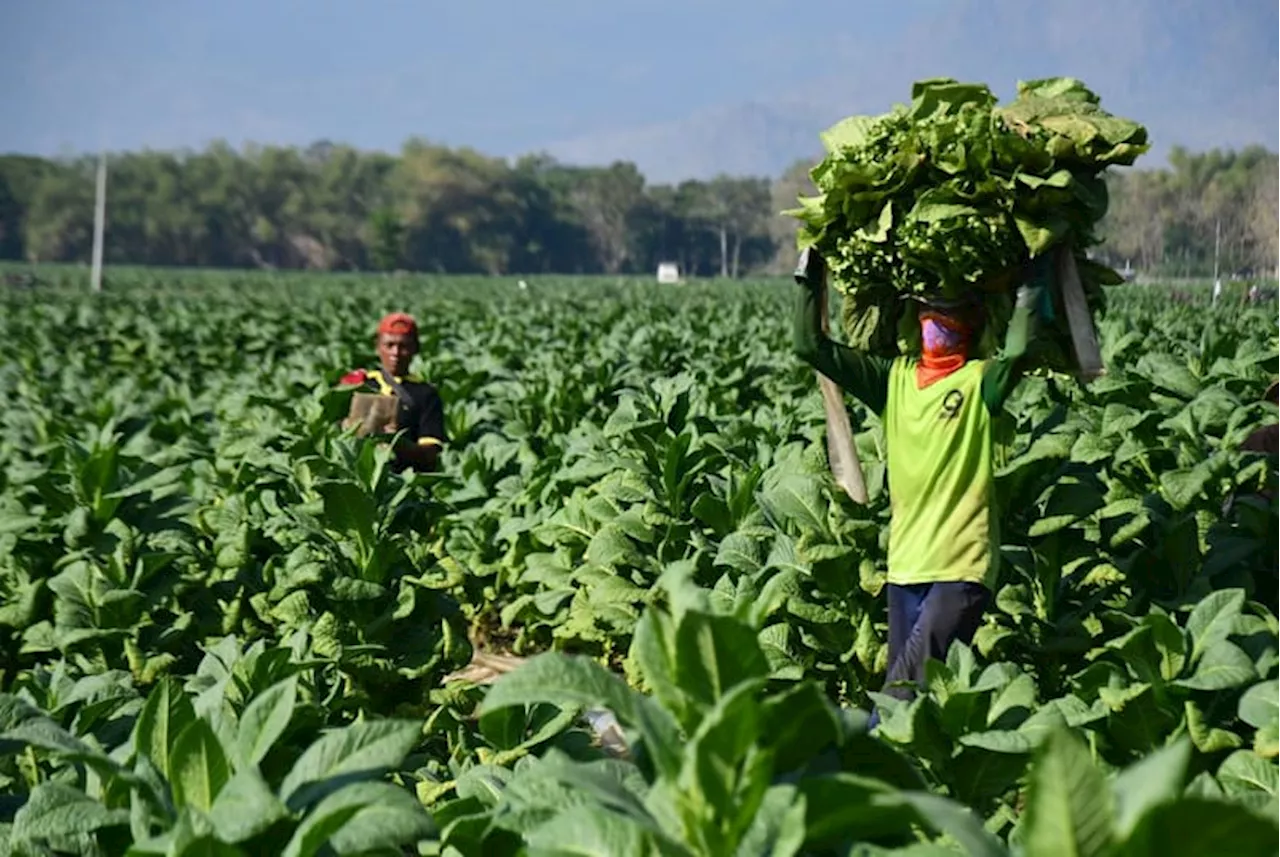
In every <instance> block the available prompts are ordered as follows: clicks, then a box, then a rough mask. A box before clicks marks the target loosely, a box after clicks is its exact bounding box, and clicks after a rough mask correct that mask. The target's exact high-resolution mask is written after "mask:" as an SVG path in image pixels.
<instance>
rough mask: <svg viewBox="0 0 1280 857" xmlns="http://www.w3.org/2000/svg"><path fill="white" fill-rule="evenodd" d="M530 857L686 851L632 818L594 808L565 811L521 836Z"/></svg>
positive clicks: (651, 855)
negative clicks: (523, 836)
mask: <svg viewBox="0 0 1280 857" xmlns="http://www.w3.org/2000/svg"><path fill="white" fill-rule="evenodd" d="M525 845H526V846H527V847H528V853H529V855H530V857H550V855H556V857H616V855H622V854H627V855H635V857H658V855H662V857H676V855H682V857H683V855H688V854H690V852H688V851H686V850H685V849H683V848H680V847H679V846H678V845H676V844H675V843H672V842H666V841H664V840H663V839H661V838H659V837H658V836H657V835H655V834H654V832H653V831H651V830H649V829H647V828H645V827H643V826H641V825H639V824H637V823H636V822H635V821H634V820H633V819H631V818H628V817H626V816H623V815H618V814H616V813H610V812H607V811H605V810H603V809H601V808H598V807H594V806H578V807H570V808H566V809H565V810H563V811H562V812H560V813H559V814H557V815H555V816H554V817H553V818H551V819H550V820H549V821H547V822H546V823H544V824H542V825H539V826H538V827H536V828H534V829H533V830H531V831H529V833H528V834H527V835H526V836H525Z"/></svg>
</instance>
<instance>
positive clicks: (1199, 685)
mask: <svg viewBox="0 0 1280 857" xmlns="http://www.w3.org/2000/svg"><path fill="white" fill-rule="evenodd" d="M1257 678H1258V671H1257V670H1256V669H1255V668H1254V665H1253V659H1252V658H1250V657H1249V656H1248V654H1246V653H1245V651H1244V650H1243V649H1241V648H1240V647H1239V646H1237V645H1236V644H1235V643H1229V642H1227V641H1226V640H1220V641H1218V642H1217V643H1214V644H1213V645H1212V646H1210V647H1209V648H1208V649H1207V650H1206V651H1205V653H1204V657H1203V658H1201V659H1200V663H1199V664H1198V665H1197V666H1196V669H1195V672H1194V673H1192V674H1191V677H1190V678H1185V679H1179V680H1178V681H1176V682H1174V683H1175V684H1177V685H1178V686H1179V687H1185V688H1187V689H1189V690H1226V689H1228V688H1233V687H1239V686H1241V685H1247V684H1250V683H1251V682H1254V681H1256V680H1257Z"/></svg>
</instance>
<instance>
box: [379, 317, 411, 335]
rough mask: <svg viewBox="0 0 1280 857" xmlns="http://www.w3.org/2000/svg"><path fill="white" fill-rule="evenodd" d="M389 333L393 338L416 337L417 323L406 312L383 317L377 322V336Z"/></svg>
mask: <svg viewBox="0 0 1280 857" xmlns="http://www.w3.org/2000/svg"><path fill="white" fill-rule="evenodd" d="M384 333H390V334H392V335H394V336H417V335H418V322H416V321H414V319H413V316H411V315H409V314H408V313H406V312H393V313H391V314H390V315H387V316H383V319H382V321H380V322H378V334H379V335H381V334H384Z"/></svg>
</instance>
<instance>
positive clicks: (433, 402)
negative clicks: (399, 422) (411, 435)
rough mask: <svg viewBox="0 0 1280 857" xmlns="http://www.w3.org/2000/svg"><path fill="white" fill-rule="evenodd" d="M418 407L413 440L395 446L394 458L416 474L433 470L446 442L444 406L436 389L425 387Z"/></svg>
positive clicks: (404, 440)
mask: <svg viewBox="0 0 1280 857" xmlns="http://www.w3.org/2000/svg"><path fill="white" fill-rule="evenodd" d="M417 404H418V407H417V408H416V409H415V410H416V411H417V414H416V420H415V421H414V428H415V430H416V431H415V434H416V438H415V439H413V440H409V439H402V441H401V442H400V443H399V444H397V445H396V456H397V457H398V458H399V459H400V460H401V461H403V462H404V463H406V464H408V465H410V466H412V467H413V468H414V469H415V470H418V471H430V470H435V469H436V465H437V464H438V463H439V460H440V448H441V447H442V446H444V443H445V441H446V440H448V436H447V435H446V434H445V427H444V403H443V402H442V401H441V400H440V395H439V394H438V393H437V392H436V390H435V388H434V387H431V386H428V387H426V388H425V391H424V392H423V393H422V395H421V398H420V399H419V400H418V402H417Z"/></svg>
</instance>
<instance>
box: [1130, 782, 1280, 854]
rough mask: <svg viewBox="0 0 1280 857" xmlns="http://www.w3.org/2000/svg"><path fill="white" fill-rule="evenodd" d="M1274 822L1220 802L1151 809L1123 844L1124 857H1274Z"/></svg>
mask: <svg viewBox="0 0 1280 857" xmlns="http://www.w3.org/2000/svg"><path fill="white" fill-rule="evenodd" d="M1277 834H1278V831H1277V828H1276V823H1275V821H1274V820H1268V819H1265V818H1261V817H1259V816H1258V815H1255V814H1254V813H1252V812H1250V811H1249V810H1247V809H1245V808H1244V807H1242V806H1237V805H1233V804H1231V803H1227V802H1224V801H1217V800H1205V799H1203V798H1191V797H1184V798H1182V799H1181V800H1178V801H1176V802H1173V803H1167V804H1164V805H1162V806H1157V807H1153V808H1152V809H1151V810H1150V811H1148V812H1147V813H1146V814H1145V815H1143V816H1142V818H1141V820H1140V821H1139V823H1138V826H1137V828H1136V829H1135V830H1134V832H1133V835H1132V836H1130V837H1129V838H1128V840H1127V841H1125V842H1124V844H1123V846H1122V847H1121V849H1120V852H1119V853H1120V854H1121V855H1124V857H1201V855H1206V854H1222V855H1227V854H1231V855H1233V857H1234V855H1239V857H1264V855H1273V854H1275V853H1276V838H1277Z"/></svg>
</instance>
